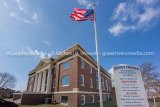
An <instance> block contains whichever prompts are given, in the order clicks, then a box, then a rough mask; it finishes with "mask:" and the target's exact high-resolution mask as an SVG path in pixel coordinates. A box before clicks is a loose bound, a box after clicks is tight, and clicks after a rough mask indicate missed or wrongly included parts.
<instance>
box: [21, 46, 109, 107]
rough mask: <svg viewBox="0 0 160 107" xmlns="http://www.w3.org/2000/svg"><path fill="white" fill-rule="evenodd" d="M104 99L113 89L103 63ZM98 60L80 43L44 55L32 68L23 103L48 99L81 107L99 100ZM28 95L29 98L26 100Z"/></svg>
mask: <svg viewBox="0 0 160 107" xmlns="http://www.w3.org/2000/svg"><path fill="white" fill-rule="evenodd" d="M101 77H102V90H103V100H104V101H105V100H107V99H108V98H109V96H110V92H111V89H112V85H111V76H110V74H109V73H108V72H107V71H105V70H104V69H103V68H102V67H101ZM98 92H99V89H98V72H97V66H96V61H95V60H94V59H93V58H92V57H91V56H89V55H88V54H87V53H86V51H85V50H84V49H82V48H81V47H80V46H79V45H74V46H72V47H71V48H69V49H67V50H65V51H64V52H63V53H61V54H60V55H58V56H57V57H56V58H55V59H53V58H49V59H42V60H41V61H40V63H39V64H38V65H37V66H36V68H35V69H33V70H32V71H31V72H29V80H28V86H27V91H26V92H24V93H23V95H22V104H40V103H44V102H45V99H47V98H48V99H49V98H50V99H52V101H54V102H56V103H61V104H64V105H69V106H73V107H78V106H80V105H87V104H91V103H97V102H99V93H98ZM26 99H27V100H26Z"/></svg>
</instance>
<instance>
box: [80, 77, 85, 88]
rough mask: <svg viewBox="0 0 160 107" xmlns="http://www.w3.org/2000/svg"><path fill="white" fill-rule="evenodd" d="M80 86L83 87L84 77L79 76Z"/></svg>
mask: <svg viewBox="0 0 160 107" xmlns="http://www.w3.org/2000/svg"><path fill="white" fill-rule="evenodd" d="M80 85H81V86H84V75H80Z"/></svg>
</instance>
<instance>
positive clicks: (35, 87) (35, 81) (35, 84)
mask: <svg viewBox="0 0 160 107" xmlns="http://www.w3.org/2000/svg"><path fill="white" fill-rule="evenodd" d="M37 82H38V74H35V79H34V87H33V92H36V89H37Z"/></svg>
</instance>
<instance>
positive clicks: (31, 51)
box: [27, 48, 46, 59]
mask: <svg viewBox="0 0 160 107" xmlns="http://www.w3.org/2000/svg"><path fill="white" fill-rule="evenodd" d="M27 50H28V51H29V52H30V54H31V55H33V56H38V57H39V58H41V59H44V58H45V55H46V54H45V53H44V52H40V51H38V50H32V49H31V48H27Z"/></svg>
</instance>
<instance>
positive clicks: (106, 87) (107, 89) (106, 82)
mask: <svg viewBox="0 0 160 107" xmlns="http://www.w3.org/2000/svg"><path fill="white" fill-rule="evenodd" d="M106 90H107V91H108V81H107V79H106Z"/></svg>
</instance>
